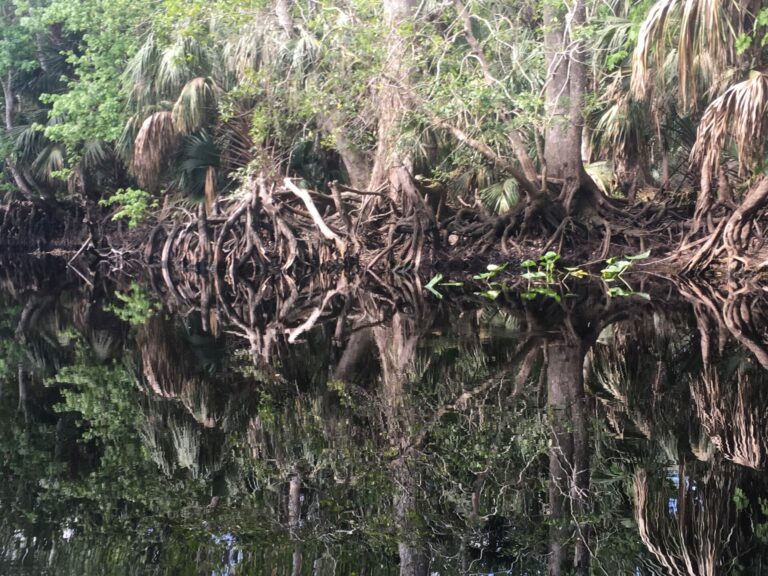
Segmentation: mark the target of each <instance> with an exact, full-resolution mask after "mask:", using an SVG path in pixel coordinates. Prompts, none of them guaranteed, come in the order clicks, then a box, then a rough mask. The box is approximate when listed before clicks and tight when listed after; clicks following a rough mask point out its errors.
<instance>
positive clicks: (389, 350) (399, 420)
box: [373, 314, 429, 576]
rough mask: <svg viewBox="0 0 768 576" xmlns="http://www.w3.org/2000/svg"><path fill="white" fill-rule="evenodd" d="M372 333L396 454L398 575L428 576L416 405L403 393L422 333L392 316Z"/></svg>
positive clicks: (387, 424)
mask: <svg viewBox="0 0 768 576" xmlns="http://www.w3.org/2000/svg"><path fill="white" fill-rule="evenodd" d="M424 324H426V323H424ZM424 324H421V326H423V325H424ZM373 332H374V337H375V340H376V346H377V348H378V349H379V357H380V359H381V371H382V402H383V407H384V414H385V420H386V426H387V436H388V437H389V443H390V445H391V446H392V447H393V448H395V449H397V451H398V453H399V454H398V456H397V458H396V459H395V460H394V461H393V462H392V464H391V468H390V470H391V474H392V481H393V483H394V486H395V494H394V496H393V498H392V509H393V513H394V518H395V525H396V527H397V530H398V535H399V541H398V544H397V549H398V553H399V556H400V576H427V574H429V555H428V554H427V547H426V544H425V543H424V542H423V540H422V538H421V536H420V535H419V534H418V529H417V527H416V526H415V525H414V521H413V519H414V517H416V516H417V508H416V504H417V500H416V495H417V494H418V493H419V490H420V488H419V485H418V482H417V478H416V474H415V471H414V466H415V463H414V461H413V460H414V459H413V451H412V450H411V449H410V446H411V444H412V441H411V440H412V439H411V437H410V432H411V430H412V429H413V428H414V426H415V424H416V413H415V412H414V410H413V408H414V405H415V403H414V402H412V401H411V399H409V398H408V397H407V394H406V391H405V382H406V380H407V375H408V368H409V366H411V364H412V362H413V360H414V356H415V354H416V345H417V343H418V341H419V338H420V337H421V331H420V330H419V328H417V325H415V324H413V323H411V322H409V321H407V320H405V319H404V318H403V317H401V315H400V314H395V316H394V317H393V319H392V323H391V325H390V326H388V327H386V328H384V327H377V328H374V329H373Z"/></svg>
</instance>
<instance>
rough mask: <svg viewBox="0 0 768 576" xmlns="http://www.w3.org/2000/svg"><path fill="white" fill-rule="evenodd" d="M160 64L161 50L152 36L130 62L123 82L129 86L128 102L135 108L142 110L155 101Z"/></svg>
mask: <svg viewBox="0 0 768 576" xmlns="http://www.w3.org/2000/svg"><path fill="white" fill-rule="evenodd" d="M159 62H160V49H159V47H158V46H157V43H156V42H155V37H154V35H152V34H150V35H148V36H147V38H146V39H145V40H144V43H143V44H142V45H141V47H140V48H139V50H138V51H137V52H136V54H134V56H133V58H131V59H130V60H129V61H128V65H127V66H126V69H125V72H124V73H123V82H124V83H125V85H126V86H129V87H130V89H129V92H128V102H129V104H131V105H132V106H133V107H134V108H136V109H140V108H143V107H144V106H146V105H147V104H149V103H150V102H151V101H152V100H153V99H154V94H155V93H156V91H157V90H156V86H155V75H156V73H157V68H158V65H159Z"/></svg>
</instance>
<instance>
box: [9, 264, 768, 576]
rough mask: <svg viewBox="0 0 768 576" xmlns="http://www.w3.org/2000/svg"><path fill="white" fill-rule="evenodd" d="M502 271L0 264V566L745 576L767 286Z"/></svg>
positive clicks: (766, 416)
mask: <svg viewBox="0 0 768 576" xmlns="http://www.w3.org/2000/svg"><path fill="white" fill-rule="evenodd" d="M505 278H506V277H505ZM507 279H508V280H509V283H508V284H507V283H506V282H507V280H504V281H502V282H501V284H500V285H494V286H493V293H489V292H492V291H491V290H482V289H481V288H482V286H481V288H480V289H479V288H478V287H477V285H474V286H473V287H468V286H466V285H465V286H450V285H448V286H441V287H438V290H437V291H438V293H439V294H440V295H441V296H442V298H439V297H438V296H437V295H435V294H434V293H433V292H430V291H429V290H425V289H424V287H423V285H422V283H420V282H419V281H418V279H415V278H411V277H408V276H403V275H393V276H392V277H388V278H380V277H377V276H375V275H366V276H364V277H362V278H360V277H354V276H351V275H346V274H344V273H343V272H340V271H336V272H335V273H333V274H323V275H321V274H315V275H313V276H308V277H306V278H301V279H288V278H281V279H278V278H270V279H258V278H251V279H247V278H231V277H228V276H227V275H226V274H225V273H222V274H221V275H219V276H218V277H207V276H204V275H200V274H197V273H196V272H194V271H188V272H184V273H179V274H177V275H176V276H175V277H174V278H170V277H169V276H168V274H167V273H166V274H165V275H164V274H163V272H162V271H161V270H146V269H140V268H131V267H130V266H128V265H127V264H126V265H120V266H116V267H114V268H112V269H110V268H109V267H105V266H102V267H100V268H98V271H97V272H95V273H94V272H92V271H86V270H85V269H82V268H81V269H79V271H77V272H76V271H75V270H73V269H71V268H67V266H66V263H65V262H63V261H60V260H56V259H43V260H33V259H29V258H22V259H17V260H9V261H3V262H2V263H1V264H0V386H1V389H0V450H1V451H2V484H0V511H1V512H0V514H1V518H0V541H1V542H2V547H1V548H0V573H2V574H9V575H10V574H57V575H59V574H61V575H69V574H72V575H75V574H77V575H96V574H99V575H101V574H120V575H134V574H136V575H138V574H158V575H159V574H169V575H170V574H180V575H186V574H205V575H235V574H257V575H262V574H263V575H273V574H292V575H293V574H296V575H298V574H307V575H308V574H313V575H331V574H335V575H351V574H357V575H361V576H363V575H378V574H382V575H383V574H402V575H409V576H418V575H427V574H441V575H443V574H445V575H448V574H521V575H522V574H527V575H531V574H604V575H611V576H612V575H620V574H627V575H644V574H685V575H690V576H694V575H715V574H761V573H763V572H765V573H767V574H768V563H767V561H768V476H767V475H766V465H768V378H766V366H768V354H766V351H765V350H766V333H767V332H768V324H766V323H765V313H766V312H768V303H766V301H765V296H764V294H765V292H764V291H763V290H759V289H758V290H755V289H746V288H743V287H733V286H731V287H728V286H719V287H713V286H710V285H707V284H703V283H694V282H690V281H680V280H678V281H674V282H673V281H670V280H668V279H664V278H658V277H651V276H639V275H637V276H632V277H629V276H628V277H627V282H628V284H629V285H631V286H632V288H633V289H632V290H630V289H626V290H624V289H622V290H621V291H619V292H620V293H621V294H625V295H623V296H622V295H619V296H615V297H609V296H608V294H607V288H609V287H607V286H606V285H605V283H603V282H600V281H599V280H596V279H594V278H593V279H589V278H586V279H573V280H572V281H571V280H569V281H568V282H566V284H564V285H563V284H558V285H555V286H548V287H547V289H548V290H549V289H551V290H552V291H553V292H554V294H551V293H550V294H549V295H547V294H546V293H545V292H546V291H545V290H543V289H540V290H538V292H539V293H538V294H537V293H536V290H530V286H529V285H528V286H525V285H521V284H520V283H519V282H517V284H516V285H514V284H515V281H513V275H512V274H510V275H509V276H508V278H507ZM518 280H519V279H518ZM482 282H483V281H482V280H480V283H481V284H482ZM617 293H618V292H614V294H617Z"/></svg>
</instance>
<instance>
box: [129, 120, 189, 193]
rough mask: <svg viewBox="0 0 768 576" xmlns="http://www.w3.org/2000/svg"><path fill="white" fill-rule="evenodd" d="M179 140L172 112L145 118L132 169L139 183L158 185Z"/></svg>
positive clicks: (149, 185)
mask: <svg viewBox="0 0 768 576" xmlns="http://www.w3.org/2000/svg"><path fill="white" fill-rule="evenodd" d="M178 142H179V133H178V132H177V131H176V127H175V126H174V123H173V114H172V113H171V112H167V111H163V112H155V113H154V114H152V115H151V116H149V117H148V118H147V119H146V120H144V122H143V124H142V125H141V129H140V130H139V133H138V135H137V136H136V141H135V143H134V152H133V163H132V166H131V169H132V171H133V173H134V174H135V176H136V178H137V179H138V181H139V184H140V185H141V186H142V187H144V188H147V189H154V188H156V187H157V184H158V182H159V179H160V176H161V173H162V170H163V168H164V167H165V166H166V165H167V164H168V159H169V157H171V156H172V155H173V152H174V150H175V148H176V146H177V144H178Z"/></svg>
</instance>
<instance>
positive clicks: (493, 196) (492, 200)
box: [480, 178, 520, 214]
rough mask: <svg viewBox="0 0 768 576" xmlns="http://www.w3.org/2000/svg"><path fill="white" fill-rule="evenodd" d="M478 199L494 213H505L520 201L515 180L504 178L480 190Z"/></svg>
mask: <svg viewBox="0 0 768 576" xmlns="http://www.w3.org/2000/svg"><path fill="white" fill-rule="evenodd" d="M480 200H481V201H482V202H483V205H484V206H485V207H486V209H488V210H489V211H491V212H492V213H494V214H505V213H507V212H509V211H510V210H512V208H514V207H515V206H517V203H518V202H519V201H520V192H519V191H518V189H517V181H516V180H514V179H511V178H510V179H508V180H504V181H502V182H497V183H496V184H492V185H491V186H488V187H487V188H483V189H482V190H480Z"/></svg>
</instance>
